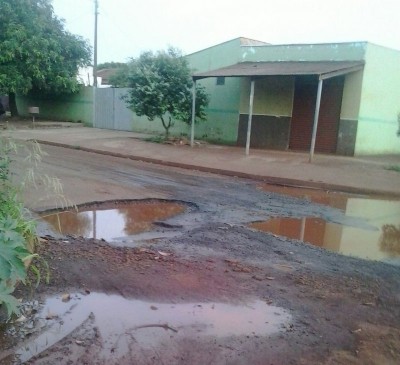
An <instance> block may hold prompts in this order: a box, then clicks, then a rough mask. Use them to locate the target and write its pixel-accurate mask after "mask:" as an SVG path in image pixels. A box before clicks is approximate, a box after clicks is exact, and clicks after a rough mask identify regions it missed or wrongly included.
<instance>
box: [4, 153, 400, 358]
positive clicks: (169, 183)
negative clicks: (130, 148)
mask: <svg viewBox="0 0 400 365" xmlns="http://www.w3.org/2000/svg"><path fill="white" fill-rule="evenodd" d="M51 152H52V154H51V155H50V157H49V159H48V160H47V161H48V164H52V166H55V167H54V169H55V168H56V167H57V168H58V166H59V165H60V156H57V149H56V148H52V149H51ZM81 153H82V152H79V151H68V153H65V152H63V161H66V162H64V163H65V166H64V167H63V169H62V171H60V172H61V173H62V174H64V175H63V176H66V175H68V176H74V175H73V174H74V173H75V171H77V170H79V171H82V169H79V166H80V164H81V161H82V156H81ZM53 160H54V161H53ZM84 160H85V164H86V165H87V166H89V168H88V169H89V170H90V172H91V173H90V176H88V177H87V178H88V179H92V178H93V176H92V175H93V174H95V176H96V184H97V185H96V186H97V187H98V188H99V189H100V188H101V191H105V190H106V189H107V187H108V186H110V184H111V183H112V184H114V185H116V186H120V187H121V189H120V191H122V190H125V191H130V192H134V191H135V189H140V191H146V192H147V195H146V196H145V197H146V198H155V197H157V198H158V197H160V196H162V197H164V199H165V200H166V201H168V200H170V202H171V203H179V202H184V203H183V207H184V211H182V212H180V213H178V214H176V215H173V216H169V217H165V218H164V217H161V218H157V220H156V221H154V220H153V223H151V226H150V228H149V229H150V230H148V231H145V232H142V233H135V234H131V235H128V236H126V237H124V238H123V239H121V240H120V241H119V243H118V244H115V242H113V243H108V242H107V241H103V240H102V239H100V238H96V239H95V238H94V237H92V238H89V237H87V238H85V237H83V236H80V235H77V234H70V235H65V236H61V235H60V234H56V233H55V232H52V231H50V230H49V229H48V227H47V228H46V229H43V230H42V231H41V232H42V236H43V238H42V244H41V246H40V247H39V254H40V256H41V257H42V258H43V259H44V260H45V261H46V262H47V263H48V265H49V268H50V271H51V280H50V283H49V284H48V285H47V284H46V283H44V282H41V284H40V285H39V287H38V288H37V289H36V290H33V291H31V290H29V289H27V288H25V287H23V286H21V287H19V288H18V292H17V293H16V295H17V296H18V297H19V298H21V300H22V303H23V305H22V307H23V309H24V316H25V319H23V320H22V321H19V322H16V321H15V320H14V321H13V322H12V323H10V324H8V326H7V327H6V328H3V333H2V335H1V336H0V363H4V364H13V363H15V364H18V363H20V362H22V361H24V359H25V360H26V361H25V362H26V363H28V364H55V363H56V364H68V365H70V364H89V365H91V364H132V363H135V364H205V363H212V364H246V365H247V364H275V365H279V364H282V365H283V364H285V365H286V364H327V365H328V364H357V365H362V364H398V363H399V362H400V350H399V347H398V343H400V331H399V328H400V305H399V304H400V294H399V293H400V282H399V280H398V278H399V275H400V271H399V270H400V268H399V267H398V266H396V265H393V264H388V263H384V262H381V261H375V260H363V259H359V258H356V257H351V256H345V255H342V254H339V253H336V252H331V251H329V250H326V249H324V248H321V247H318V246H315V245H311V244H307V243H304V242H302V241H301V240H299V239H298V238H289V237H285V236H283V235H280V234H277V233H271V232H270V233H268V232H262V231H259V230H257V229H254V228H251V227H250V225H251V224H253V223H254V222H265V221H268V220H271V219H275V218H290V219H302V218H307V217H313V218H318V219H321V220H322V221H323V222H324V224H337V225H340V226H341V227H353V228H356V229H361V230H366V231H367V232H369V233H371V232H372V233H374V232H378V233H379V232H380V234H382V232H383V228H382V226H377V225H376V224H375V222H374V221H373V220H371V219H369V218H368V217H365V216H362V215H360V214H358V213H357V214H347V210H346V209H345V208H343V204H344V203H340V204H339V203H338V204H337V203H335V204H327V203H326V202H325V201H321V200H319V201H317V200H315V199H316V198H314V200H313V199H312V198H308V197H305V196H303V195H296V193H293V195H290V194H287V192H284V193H283V192H281V191H272V190H271V191H266V190H265V189H264V187H262V188H261V187H260V185H259V184H257V183H255V182H252V181H248V180H241V179H234V178H222V177H218V176H213V175H207V174H200V173H198V172H190V171H182V170H179V169H171V168H168V169H163V168H159V167H154V166H151V165H146V164H141V163H137V162H136V163H134V162H128V161H122V160H120V159H116V158H107V157H104V156H102V157H101V158H98V157H97V156H92V155H90V154H85V159H84ZM85 171H86V170H85ZM85 178H86V177H85V175H84V172H82V173H80V176H79V184H80V186H81V188H82V189H83V190H84V189H85V188H84V186H86V185H82V180H84V179H85ZM71 179H73V178H71ZM69 181H71V180H69ZM72 181H75V180H72ZM74 186H75V185H74ZM89 186H90V185H88V188H87V190H84V191H81V192H80V194H79V197H82V196H83V195H85V196H86V199H87V201H86V202H90V201H94V200H97V196H98V195H96V194H97V193H96V194H94V193H93V194H92V192H91V191H92V190H91V189H90V188H89ZM109 193H110V194H112V191H109ZM328 194H329V195H331V193H328ZM93 196H94V197H95V198H92V199H91V197H93ZM107 198H110V196H108V195H107ZM345 198H346V197H345ZM351 198H355V199H364V198H365V197H356V196H351ZM139 202H140V201H139ZM363 202H364V201H363V200H356V201H355V203H357V204H356V205H358V204H362V203H363ZM352 204H353V203H351V204H348V201H347V202H346V207H349V208H350V206H351V205H352ZM388 207H389V205H387V206H386V207H385V208H382V209H380V210H379V212H382V213H385V214H387V215H392V210H390V209H389V208H388ZM112 208H113V207H112V206H109V207H107V209H112ZM395 209H396V208H395ZM395 209H394V211H395ZM365 210H367V209H365ZM372 211H373V210H371V212H372ZM387 224H393V225H395V227H397V225H396V223H395V221H393V223H387ZM397 224H398V222H397ZM381 229H382V231H380V230H381ZM46 234H47V235H46ZM152 234H154V235H153V236H152ZM386 235H387V237H388V239H387V242H388V243H387V244H386V246H387V247H390V248H389V250H391V251H396V249H395V248H393V247H395V246H396V245H395V243H393V242H396V232H395V231H393V230H392V229H390V228H389V229H388V230H387V232H386ZM356 241H357V242H359V243H360V244H362V241H364V239H363V238H362V237H361V238H360V239H356ZM386 250H388V248H386ZM63 300H64V301H63ZM213 306H214V307H213ZM217 307H218V308H222V312H223V313H224V315H222V314H220V313H219V312H216V313H218V314H217V318H215V317H212V319H210V318H211V317H209V316H208V314H209V313H211V314H213V313H214V312H213V311H214V310H216V308H217ZM135 308H136V309H137V310H136V311H135ZM25 309H26V310H25ZM175 310H177V312H175ZM230 310H232V314H231V315H230V316H229V314H230V313H231V312H230ZM235 310H237V311H239V313H240V314H239V315H238V314H237V312H235ZM259 310H260V311H261V312H262V314H259ZM255 312H256V313H257V314H256V315H255V317H252V315H253V314H254V313H255ZM244 314H246V316H245V315H244ZM247 314H249V317H247ZM225 315H227V316H228V317H225ZM263 316H264V317H263ZM194 319H195V320H194ZM235 319H236V320H238V321H239V322H238V324H237V326H238V327H235V325H236V324H235ZM256 319H257V320H256ZM186 320H187V321H186ZM192 320H194V323H193V321H192ZM267 322H268V323H267ZM107 323H109V325H107ZM69 324H71V326H69ZM230 326H234V327H230ZM106 328H110V331H108V330H106ZM221 328H223V330H221ZM55 330H57V331H58V332H56V333H57V335H55V334H54V335H51V336H48V334H49V333H52V331H55ZM175 331H178V332H175ZM46 336H47V337H50V339H52V340H53V341H50V342H49V341H47V343H46ZM43 344H45V345H44V346H43Z"/></svg>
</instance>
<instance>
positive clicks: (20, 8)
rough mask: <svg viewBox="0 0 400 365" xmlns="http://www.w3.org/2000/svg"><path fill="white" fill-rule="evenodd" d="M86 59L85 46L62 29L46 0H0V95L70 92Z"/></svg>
mask: <svg viewBox="0 0 400 365" xmlns="http://www.w3.org/2000/svg"><path fill="white" fill-rule="evenodd" d="M90 58H91V49H90V47H89V45H88V43H87V42H86V41H85V40H83V39H82V38H81V37H79V36H76V35H73V34H71V33H69V32H68V31H67V30H65V29H64V23H63V21H62V20H61V19H60V18H58V17H57V16H56V15H55V14H54V10H53V7H52V5H51V1H50V0H0V93H8V94H15V93H22V94H25V93H27V92H28V91H29V90H32V89H37V90H41V91H42V92H47V93H50V92H51V93H64V92H74V91H76V90H77V89H78V82H77V79H76V75H77V73H78V69H79V67H81V66H86V65H88V64H89V62H90ZM11 102H12V101H11Z"/></svg>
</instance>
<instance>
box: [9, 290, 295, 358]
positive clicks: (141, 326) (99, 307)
mask: <svg viewBox="0 0 400 365" xmlns="http://www.w3.org/2000/svg"><path fill="white" fill-rule="evenodd" d="M35 318H36V319H35V320H36V326H37V327H39V328H40V327H42V326H43V323H45V325H44V326H43V327H42V330H41V331H40V332H39V333H40V334H38V335H37V336H33V339H28V340H25V341H24V343H22V344H21V345H19V346H18V348H17V349H16V350H15V351H14V353H15V355H16V356H17V357H18V359H19V360H20V361H22V362H24V361H27V360H29V359H30V358H31V357H33V356H36V355H38V354H40V353H42V352H43V351H45V350H46V349H48V348H50V347H51V346H53V345H54V344H56V343H58V342H60V341H61V340H62V339H64V338H65V337H66V336H68V335H69V334H70V333H71V332H73V331H76V330H77V329H79V328H80V329H82V330H85V331H86V332H87V331H88V330H89V327H91V328H96V330H97V331H98V338H99V339H101V341H102V344H101V351H102V352H103V355H104V356H110V354H111V356H117V355H122V356H123V355H124V353H126V352H128V351H130V350H132V346H135V348H136V349H138V350H139V351H140V349H143V348H154V347H156V346H157V345H158V344H161V343H163V342H164V343H165V342H166V343H167V344H168V346H170V344H171V343H172V342H177V341H179V340H182V339H187V338H193V339H195V340H196V339H201V338H205V337H213V338H215V337H218V338H220V337H230V336H250V337H251V336H266V335H271V334H274V333H277V332H279V331H282V330H283V329H284V328H286V326H288V325H289V323H290V321H291V315H290V314H289V313H288V312H287V311H285V310H284V309H283V308H280V307H275V306H271V305H268V304H267V303H265V302H263V301H260V300H255V301H252V302H250V303H247V304H246V305H233V304H226V303H178V304H171V303H156V302H146V301H141V300H134V299H126V298H123V297H121V296H117V295H106V294H103V293H91V294H89V295H82V294H75V295H71V299H70V300H69V301H68V302H63V301H62V297H61V296H58V297H52V298H49V299H48V300H47V301H46V303H45V305H44V307H43V309H42V310H41V311H40V312H39V313H38V314H37V315H36V316H35Z"/></svg>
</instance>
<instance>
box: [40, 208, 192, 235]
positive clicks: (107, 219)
mask: <svg viewBox="0 0 400 365" xmlns="http://www.w3.org/2000/svg"><path fill="white" fill-rule="evenodd" d="M187 208H188V207H187V206H185V205H184V204H183V203H180V202H174V201H172V202H171V201H159V200H150V201H147V200H145V201H130V202H126V201H125V202H106V203H103V204H96V205H95V206H81V207H78V209H77V211H76V210H68V211H59V212H55V213H51V214H48V213H45V214H43V215H42V220H44V221H45V222H47V223H48V224H49V225H50V227H51V228H52V229H53V230H54V231H55V232H57V233H60V234H63V235H73V236H80V237H84V238H95V239H104V240H106V241H122V240H123V239H124V238H125V237H127V236H131V235H138V234H140V233H143V232H148V231H150V230H152V229H154V228H156V227H172V226H170V225H167V224H165V223H163V221H165V220H167V219H170V218H172V217H175V216H177V215H179V214H182V213H183V212H184V211H185V210H186V209H187ZM150 238H151V237H150Z"/></svg>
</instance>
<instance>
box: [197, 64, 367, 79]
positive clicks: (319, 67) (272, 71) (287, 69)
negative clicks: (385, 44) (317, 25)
mask: <svg viewBox="0 0 400 365" xmlns="http://www.w3.org/2000/svg"><path fill="white" fill-rule="evenodd" d="M363 66H364V61H323V62H310V61H279V62H240V63H237V64H235V65H231V66H228V67H223V68H219V69H216V70H211V71H206V72H198V73H195V74H194V75H193V79H203V78H207V77H220V76H225V77H241V76H247V77H256V76H274V75H276V76H284V75H321V76H322V77H323V78H324V76H325V78H327V77H329V75H333V76H336V74H346V73H349V72H354V71H357V70H360V69H362V68H363Z"/></svg>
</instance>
